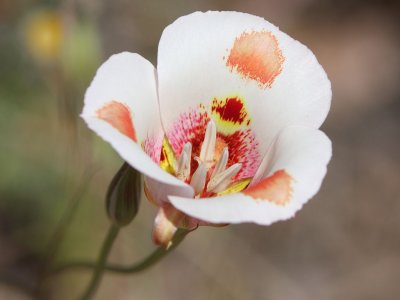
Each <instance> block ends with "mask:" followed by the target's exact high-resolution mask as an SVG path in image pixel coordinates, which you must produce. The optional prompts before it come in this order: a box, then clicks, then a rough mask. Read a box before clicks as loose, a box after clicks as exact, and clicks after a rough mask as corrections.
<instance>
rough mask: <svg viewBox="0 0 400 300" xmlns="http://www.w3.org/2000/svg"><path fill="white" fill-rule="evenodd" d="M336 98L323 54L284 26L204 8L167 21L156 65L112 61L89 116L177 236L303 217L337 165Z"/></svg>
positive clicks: (135, 59) (129, 57) (97, 84)
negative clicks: (324, 127) (328, 123)
mask: <svg viewBox="0 0 400 300" xmlns="http://www.w3.org/2000/svg"><path fill="white" fill-rule="evenodd" d="M330 101H331V86H330V82H329V80H328V78H327V76H326V74H325V72H324V70H323V68H322V67H321V66H320V64H319V63H318V62H317V60H316V58H315V56H314V55H313V54H312V52H311V51H310V50H309V49H308V48H307V47H305V46H304V45H302V44H301V43H299V42H297V41H296V40H294V39H292V38H291V37H289V36H288V35H286V34H285V33H283V32H281V31H280V30H279V29H278V28H277V27H275V26H274V25H272V24H270V23H269V22H267V21H265V20H264V19H262V18H259V17H256V16H252V15H249V14H244V13H237V12H206V13H200V12H196V13H193V14H190V15H187V16H184V17H181V18H179V19H178V20H176V21H175V22H174V23H173V24H171V25H169V26H168V27H167V28H166V29H165V30H164V32H163V34H162V37H161V40H160V43H159V49H158V65H157V69H155V68H154V67H153V66H152V64H151V63H150V62H148V61H147V60H145V59H144V58H143V57H141V56H139V55H138V54H132V53H126V52H125V53H120V54H117V55H113V56H112V57H111V58H110V59H109V60H108V61H106V62H105V63H104V64H103V65H102V66H101V67H100V68H99V70H98V72H97V74H96V77H95V78H94V80H93V82H92V84H91V86H90V87H89V88H88V90H87V93H86V96H85V106H84V109H83V112H82V117H83V118H84V119H85V121H86V122H87V124H88V126H89V127H90V128H91V129H92V130H94V131H95V132H96V133H97V134H98V135H100V136H101V137H102V138H103V139H104V140H106V141H108V142H109V143H111V145H112V146H113V147H114V148H115V150H116V151H117V152H118V153H119V154H120V155H121V157H122V158H123V159H124V160H125V161H127V162H128V163H129V164H130V165H131V166H132V167H134V168H136V169H137V170H139V171H140V172H142V173H143V174H144V175H145V192H146V195H147V196H148V198H149V199H150V200H151V201H152V202H153V203H155V204H156V205H157V206H158V207H160V210H159V213H158V215H157V218H156V222H155V230H154V235H153V236H154V239H155V241H156V242H157V243H160V244H165V245H167V244H168V243H169V241H170V239H171V237H172V235H173V234H174V232H175V230H176V227H185V228H195V227H196V226H198V225H205V224H208V225H210V224H228V223H242V222H254V223H257V224H261V225H269V224H271V223H273V222H276V221H279V220H284V219H288V218H290V217H292V216H293V215H294V214H295V212H296V211H298V210H299V209H300V208H301V207H302V206H303V204H304V203H305V202H307V201H308V200H309V199H310V198H311V197H313V196H314V195H315V194H316V193H317V191H318V190H319V188H320V186H321V182H322V179H323V177H324V176H325V173H326V166H327V163H328V161H329V159H330V157H331V142H330V140H329V139H328V138H327V136H326V135H325V134H324V133H323V132H321V131H320V130H318V128H319V127H320V126H321V124H322V123H323V121H324V120H325V118H326V115H327V113H328V111H329V108H330Z"/></svg>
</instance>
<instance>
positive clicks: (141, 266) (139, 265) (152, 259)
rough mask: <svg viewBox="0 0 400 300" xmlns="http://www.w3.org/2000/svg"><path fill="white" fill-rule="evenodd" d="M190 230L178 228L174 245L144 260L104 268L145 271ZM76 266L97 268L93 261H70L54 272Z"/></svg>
mask: <svg viewBox="0 0 400 300" xmlns="http://www.w3.org/2000/svg"><path fill="white" fill-rule="evenodd" d="M189 232H190V231H189V230H185V229H178V231H177V232H176V233H175V236H174V238H173V240H172V245H171V247H169V248H168V249H165V248H164V247H158V248H157V249H156V250H154V251H153V252H152V253H151V254H150V255H149V256H147V257H146V258H144V259H143V260H142V261H140V262H138V263H134V264H132V265H129V266H120V265H113V264H110V265H104V270H106V271H109V272H115V273H122V274H131V273H137V272H140V271H143V270H145V269H147V268H149V267H151V266H153V265H154V264H156V263H157V262H158V261H160V260H161V259H162V258H163V257H165V256H166V255H167V254H168V253H170V252H172V251H173V250H174V249H175V248H176V247H177V246H178V245H179V244H180V243H181V242H182V241H183V240H184V238H185V236H186V235H187V234H188V233H189ZM74 268H86V269H93V268H96V264H95V263H93V262H85V261H81V262H72V263H68V264H65V265H61V266H60V267H58V268H56V269H54V273H60V272H63V271H67V270H69V269H74Z"/></svg>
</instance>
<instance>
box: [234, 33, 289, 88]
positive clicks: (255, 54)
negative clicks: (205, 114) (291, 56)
mask: <svg viewBox="0 0 400 300" xmlns="http://www.w3.org/2000/svg"><path fill="white" fill-rule="evenodd" d="M284 61H285V58H284V56H283V54H282V51H281V49H280V48H279V44H278V40H277V39H276V37H275V36H274V35H273V34H272V33H271V32H269V31H259V32H256V31H253V32H249V33H248V32H244V33H242V35H240V36H239V37H237V38H236V40H235V42H234V44H233V47H232V49H231V51H230V54H229V57H228V59H227V61H226V65H227V66H228V67H230V68H231V70H233V69H235V70H236V71H237V72H238V73H239V74H241V75H242V76H243V77H245V78H249V79H252V80H256V81H257V82H258V83H259V84H260V86H262V87H264V88H266V87H271V86H272V83H273V82H274V80H275V78H276V77H277V76H278V75H279V74H280V73H281V72H282V65H283V62H284Z"/></svg>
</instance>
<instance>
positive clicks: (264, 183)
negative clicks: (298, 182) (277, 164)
mask: <svg viewBox="0 0 400 300" xmlns="http://www.w3.org/2000/svg"><path fill="white" fill-rule="evenodd" d="M292 181H293V179H292V177H291V176H290V175H289V174H288V173H287V172H286V171H285V170H278V171H276V172H275V173H274V174H272V175H271V176H269V177H267V178H264V179H263V180H261V181H260V182H259V183H257V184H255V185H253V186H251V187H249V188H248V189H246V190H245V191H243V193H244V194H246V195H248V196H250V197H252V198H254V199H261V200H266V201H270V202H273V203H275V204H277V205H285V204H287V203H289V201H290V198H291V196H292V192H293V190H292Z"/></svg>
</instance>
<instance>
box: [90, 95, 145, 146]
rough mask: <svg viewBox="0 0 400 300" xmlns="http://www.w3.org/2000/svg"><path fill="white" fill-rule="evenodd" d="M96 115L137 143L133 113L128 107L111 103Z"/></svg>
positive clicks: (118, 103)
mask: <svg viewBox="0 0 400 300" xmlns="http://www.w3.org/2000/svg"><path fill="white" fill-rule="evenodd" d="M96 113H97V117H98V118H100V119H102V120H104V121H106V122H107V123H109V124H110V125H111V126H112V127H114V128H115V129H117V130H118V131H119V132H121V133H122V134H125V135H126V136H128V137H129V138H131V139H132V140H134V141H135V142H136V141H137V138H136V132H135V128H134V127H133V121H132V117H131V113H130V111H129V108H128V107H127V106H126V105H124V104H122V103H120V102H117V101H111V102H109V103H107V104H106V105H104V106H103V107H102V108H100V109H98V110H97V112H96Z"/></svg>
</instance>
